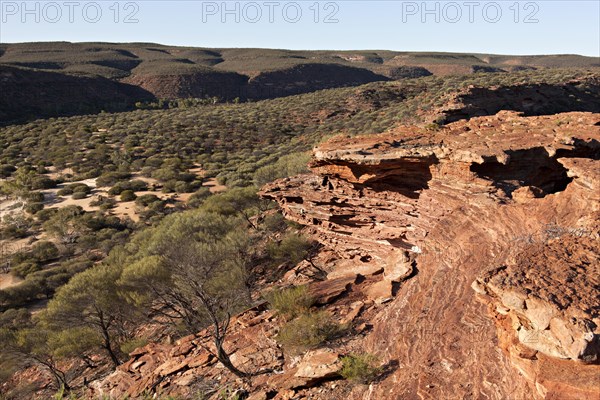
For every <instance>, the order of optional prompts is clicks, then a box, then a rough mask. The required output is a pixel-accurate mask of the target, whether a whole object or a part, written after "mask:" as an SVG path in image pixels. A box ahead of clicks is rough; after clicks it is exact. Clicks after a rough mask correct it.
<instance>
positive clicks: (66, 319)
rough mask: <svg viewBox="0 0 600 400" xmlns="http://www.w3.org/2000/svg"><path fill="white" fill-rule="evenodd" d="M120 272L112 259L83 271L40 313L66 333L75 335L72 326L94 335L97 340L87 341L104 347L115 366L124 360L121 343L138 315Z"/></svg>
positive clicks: (54, 326) (127, 337) (126, 337)
mask: <svg viewBox="0 0 600 400" xmlns="http://www.w3.org/2000/svg"><path fill="white" fill-rule="evenodd" d="M120 275H121V269H120V268H119V267H118V266H117V265H113V264H110V263H107V264H102V265H97V266H95V267H93V268H90V269H88V270H86V271H84V272H81V273H79V274H77V275H75V276H74V277H73V278H72V279H71V280H70V281H69V283H67V284H66V285H65V286H63V287H61V288H60V289H59V290H58V291H57V292H56V295H55V297H54V298H53V299H52V300H51V301H50V302H49V303H48V307H47V309H46V310H45V311H44V312H43V313H41V318H42V319H43V320H44V321H45V322H46V323H47V324H48V325H49V326H51V327H53V328H54V329H55V330H56V331H62V332H63V335H64V336H65V337H69V336H72V334H71V335H70V334H69V332H68V331H69V330H75V332H83V331H85V332H86V333H87V334H88V335H95V340H94V338H87V339H86V343H89V344H90V346H94V345H97V346H99V347H100V348H101V349H102V350H104V351H105V352H106V354H107V355H108V357H109V358H110V360H111V361H112V363H113V365H114V366H115V367H117V366H118V365H119V364H120V363H121V351H120V349H119V345H120V343H121V342H122V341H124V340H127V339H129V337H130V334H131V330H129V329H127V327H128V326H132V325H133V324H134V321H135V318H136V316H137V314H136V312H135V308H134V307H133V306H132V305H130V304H129V303H127V302H126V301H125V299H124V298H123V297H122V295H121V292H120V291H119V290H118V288H117V280H118V279H119V277H120ZM83 328H85V330H83Z"/></svg>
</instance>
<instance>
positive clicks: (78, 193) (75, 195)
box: [72, 192, 88, 200]
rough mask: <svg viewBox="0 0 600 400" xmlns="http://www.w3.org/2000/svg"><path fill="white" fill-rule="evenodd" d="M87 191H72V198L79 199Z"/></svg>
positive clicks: (82, 197)
mask: <svg viewBox="0 0 600 400" xmlns="http://www.w3.org/2000/svg"><path fill="white" fill-rule="evenodd" d="M87 195H88V194H87V193H85V192H74V193H73V196H72V197H73V199H74V200H81V199H85V198H86V197H87Z"/></svg>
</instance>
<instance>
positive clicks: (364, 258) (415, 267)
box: [262, 111, 600, 399]
mask: <svg viewBox="0 0 600 400" xmlns="http://www.w3.org/2000/svg"><path fill="white" fill-rule="evenodd" d="M599 122H600V115H598V114H592V113H582V112H571V113H564V114H557V115H551V116H540V117H523V116H521V115H519V114H517V113H515V112H507V111H502V112H500V113H498V114H497V115H495V116H491V117H480V118H472V119H470V120H468V121H458V122H455V123H452V124H449V125H447V126H444V127H441V128H440V129H438V130H428V129H426V128H415V127H399V128H398V129H395V130H394V131H391V132H388V133H385V134H380V135H370V136H358V137H342V136H340V137H337V138H334V139H332V140H330V141H329V142H326V143H324V144H322V145H320V146H319V147H318V148H316V149H315V151H314V159H313V161H312V163H311V168H312V170H313V174H310V175H302V176H298V177H293V178H288V179H283V180H280V181H278V182H275V183H273V184H270V185H267V186H266V187H265V188H263V191H262V195H263V196H265V197H267V198H270V199H273V200H276V201H277V202H278V203H279V205H280V207H281V209H282V210H283V212H284V214H285V215H286V217H287V218H289V219H291V220H294V221H296V222H298V223H300V224H303V225H305V226H306V231H307V232H309V233H310V234H312V235H313V236H314V237H315V238H316V239H317V240H318V241H320V242H321V243H322V244H323V245H324V246H325V249H327V251H331V252H335V253H336V254H337V255H338V257H339V260H338V261H337V262H336V263H334V265H333V266H331V268H330V269H328V273H329V275H328V276H329V277H336V278H337V277H340V276H346V275H350V276H352V274H354V273H358V274H360V275H361V276H364V277H367V281H366V282H365V283H362V284H360V285H358V287H357V288H356V290H359V291H361V293H363V295H364V297H363V298H362V299H361V301H363V302H365V303H366V302H368V303H369V304H371V303H375V308H374V310H377V311H376V315H374V316H372V315H370V314H369V321H368V322H369V325H370V326H371V328H370V329H369V330H367V329H366V325H365V329H363V330H360V329H358V328H360V327H357V329H358V330H357V331H360V332H364V334H365V335H366V339H365V340H364V342H363V343H362V348H363V349H364V351H368V352H371V353H375V354H380V355H382V357H383V361H385V362H388V363H389V364H390V365H397V366H398V367H397V368H395V369H392V371H391V373H389V374H388V376H387V378H385V379H384V380H382V381H381V382H379V383H378V384H377V385H372V386H371V387H370V388H369V389H368V390H367V389H365V388H363V389H360V388H355V390H353V396H352V397H351V398H363V397H365V396H366V397H369V398H389V397H390V396H393V397H403V398H404V397H406V398H413V397H415V398H416V397H420V398H457V397H458V398H462V397H472V398H479V397H486V398H491V399H505V398H515V399H516V398H580V399H583V398H590V397H589V395H590V394H593V392H591V391H590V390H589V388H590V387H591V386H592V385H590V384H589V383H588V384H584V383H582V382H581V380H580V379H579V378H578V374H577V372H576V371H578V372H579V373H581V374H582V376H586V377H587V378H588V379H592V380H593V379H597V377H598V375H597V373H598V367H597V365H592V364H585V363H582V362H576V361H574V360H576V359H578V360H581V361H587V362H593V359H594V357H595V356H594V355H593V354H594V353H595V352H597V350H596V344H595V343H596V339H595V338H596V335H597V330H596V329H597V325H598V323H597V317H595V316H594V315H595V314H594V313H595V312H597V310H596V308H597V307H596V303H597V296H598V283H597V282H596V280H597V278H595V276H597V275H598V273H597V272H598V271H597V264H598V261H597V258H593V257H592V256H591V255H590V254H587V253H585V252H584V249H583V248H580V247H577V246H575V245H573V246H574V247H572V248H571V247H567V248H565V247H564V246H563V245H564V243H563V244H561V242H560V240H559V239H558V238H560V237H562V234H560V235H555V236H556V237H555V238H554V239H555V240H559V241H558V242H556V243H555V244H548V246H551V247H552V246H554V247H553V248H554V251H556V255H554V256H552V257H550V258H548V259H544V258H543V256H541V255H540V258H539V260H538V262H534V259H533V258H531V257H533V254H529V253H523V251H524V248H525V247H526V245H527V244H531V242H532V240H533V241H535V240H537V239H536V238H537V237H540V236H541V235H542V233H544V232H546V233H548V232H554V231H556V229H558V230H567V231H573V232H583V231H585V232H588V231H592V232H594V231H597V225H594V224H597V221H598V220H599V216H600V212H599V211H598V210H599V204H600V202H599V196H598V193H600V190H598V174H597V171H598V169H599V166H598V161H597V160H598V159H599V158H600V124H599ZM594 226H595V228H594ZM554 227H557V228H556V229H555V228H554ZM594 229H595V230H594ZM579 239H580V244H581V245H584V239H583V238H579ZM585 240H590V241H592V242H590V243H587V244H586V245H585V246H588V249H596V250H594V251H595V252H596V253H597V241H598V237H589V238H588V239H585ZM544 243H545V242H544ZM536 248H537V247H536ZM540 251H542V253H540V254H544V251H545V250H544V251H543V250H540ZM586 251H588V250H586ZM561 252H563V254H562V256H559V254H561ZM588 252H589V251H588ZM519 254H522V257H525V259H529V260H530V261H529V264H527V263H519V262H516V261H515V260H519V258H518V255H519ZM526 254H529V255H526ZM585 254H587V255H585ZM528 257H529V258H528ZM561 257H562V258H561ZM580 257H581V258H580ZM585 257H587V258H586V260H587V261H586V262H587V263H584V262H583V260H584V258H585ZM560 260H562V261H560ZM555 263H556V264H555ZM561 263H562V264H561ZM593 263H596V266H593V265H592V264H593ZM336 265H339V268H340V269H339V270H337V268H336ZM353 265H354V266H355V269H353V267H352V266H353ZM499 265H500V266H501V265H505V266H507V267H506V268H504V269H502V268H500V269H498V268H496V269H494V271H493V272H490V273H491V274H492V275H485V271H486V270H489V269H490V268H492V267H493V266H499ZM519 265H523V266H525V265H527V267H526V268H525V267H523V268H521V267H519ZM549 265H552V266H549ZM561 268H562V269H561ZM359 271H360V272H359ZM590 275H591V276H590ZM478 278H479V280H478V283H477V284H476V285H475V288H476V289H477V290H479V291H480V292H482V293H485V296H486V297H487V298H489V303H488V304H493V307H492V309H493V310H492V312H491V313H488V312H486V310H485V307H484V306H483V304H482V303H480V302H478V301H476V298H475V294H476V292H475V291H473V290H471V288H470V285H471V283H472V282H473V281H474V280H475V279H478ZM487 285H489V287H488V286H487ZM584 287H586V289H584ZM353 292H355V288H354V287H353V288H352V293H353ZM579 292H580V293H579ZM479 296H480V297H481V295H479ZM594 298H595V300H593V299H594ZM567 300H568V301H567ZM383 303H385V304H383ZM346 312H347V311H346ZM521 314H522V315H521ZM510 315H512V317H511V316H510ZM490 317H491V318H490ZM572 318H575V319H576V321H575V322H573V320H572ZM584 321H587V322H584ZM513 322H514V323H513ZM363 324H365V323H363ZM499 324H500V325H499ZM505 325H508V326H505ZM497 326H501V327H497ZM531 329H535V330H536V331H540V329H542V331H543V332H545V333H544V334H543V335H547V336H546V337H545V339H544V340H545V342H543V344H539V345H538V347H539V349H536V348H535V347H531V346H527V345H525V344H524V343H523V342H524V341H525V337H524V335H525V334H526V333H527V332H530V331H531ZM516 330H519V332H522V333H521V337H519V335H518V334H516V333H515V332H516ZM540 343H542V342H540ZM498 346H499V347H500V348H501V349H502V350H503V352H502V351H498ZM565 363H566V364H565ZM559 365H562V367H561V368H568V370H569V371H572V373H568V374H564V375H560V374H557V373H556V371H557V368H558V366H559ZM523 377H524V378H525V379H523ZM596 397H597V396H596ZM592 398H593V397H592Z"/></svg>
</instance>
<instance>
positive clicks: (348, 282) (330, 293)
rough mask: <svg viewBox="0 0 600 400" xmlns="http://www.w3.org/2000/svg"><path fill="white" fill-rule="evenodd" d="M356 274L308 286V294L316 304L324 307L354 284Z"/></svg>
mask: <svg viewBox="0 0 600 400" xmlns="http://www.w3.org/2000/svg"><path fill="white" fill-rule="evenodd" d="M357 276H358V275H357V274H354V276H345V277H341V278H335V279H328V280H326V281H322V282H317V283H314V284H312V285H311V286H310V289H309V290H310V294H311V296H313V297H314V299H315V302H316V304H320V305H324V304H329V303H331V302H333V301H334V300H335V299H337V298H338V297H340V296H341V295H342V294H344V293H346V291H347V290H348V289H349V288H350V286H352V284H353V283H355V282H356V278H357Z"/></svg>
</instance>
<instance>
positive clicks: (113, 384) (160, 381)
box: [93, 305, 283, 398]
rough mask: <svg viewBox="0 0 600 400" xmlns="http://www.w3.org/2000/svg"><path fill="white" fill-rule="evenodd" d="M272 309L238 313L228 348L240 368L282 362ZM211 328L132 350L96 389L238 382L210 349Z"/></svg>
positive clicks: (135, 390) (131, 392) (175, 389)
mask: <svg viewBox="0 0 600 400" xmlns="http://www.w3.org/2000/svg"><path fill="white" fill-rule="evenodd" d="M272 318H273V313H272V312H270V311H266V310H265V308H264V306H262V305H259V306H257V307H255V308H253V309H250V310H248V311H246V312H244V313H242V314H240V315H239V316H237V317H235V318H234V319H233V320H232V322H231V324H230V326H231V329H232V332H231V334H230V335H229V336H228V340H227V342H226V345H225V347H226V350H227V351H228V352H229V354H230V355H231V360H232V362H233V363H234V364H235V365H236V366H237V367H238V368H240V369H241V370H245V371H251V372H259V371H261V370H271V369H278V368H281V365H282V360H283V354H282V353H281V350H280V349H279V348H278V347H277V345H276V343H275V342H274V341H273V339H272V337H274V336H275V332H276V325H275V324H274V323H273V322H272V321H271V320H272ZM211 348H212V343H211V339H210V336H209V333H208V330H207V331H203V332H200V333H198V334H197V335H190V336H186V337H184V338H182V339H179V340H178V341H177V342H176V343H175V344H173V345H166V344H158V343H151V344H148V345H146V346H144V347H142V348H139V349H137V350H136V351H134V352H133V353H131V359H130V360H129V361H128V362H126V363H124V364H122V365H121V366H119V367H118V368H117V370H116V371H115V372H113V373H112V374H111V375H109V376H108V377H107V378H105V379H103V380H102V381H99V382H95V383H94V385H93V395H95V396H103V395H107V396H112V397H117V398H120V397H123V396H125V395H126V396H129V397H130V398H137V397H139V396H141V395H142V394H143V393H146V392H160V393H161V394H165V395H166V394H169V393H176V394H178V395H188V394H189V393H190V390H191V389H192V388H193V387H194V386H193V385H194V383H195V382H196V381H215V382H216V381H218V382H220V384H225V383H226V382H235V381H236V379H235V377H234V376H233V375H232V374H230V373H228V372H227V371H226V370H224V368H223V366H222V365H220V364H219V363H218V362H217V361H216V358H215V357H214V356H213V354H212V353H211V351H209V350H210V349H211Z"/></svg>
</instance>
